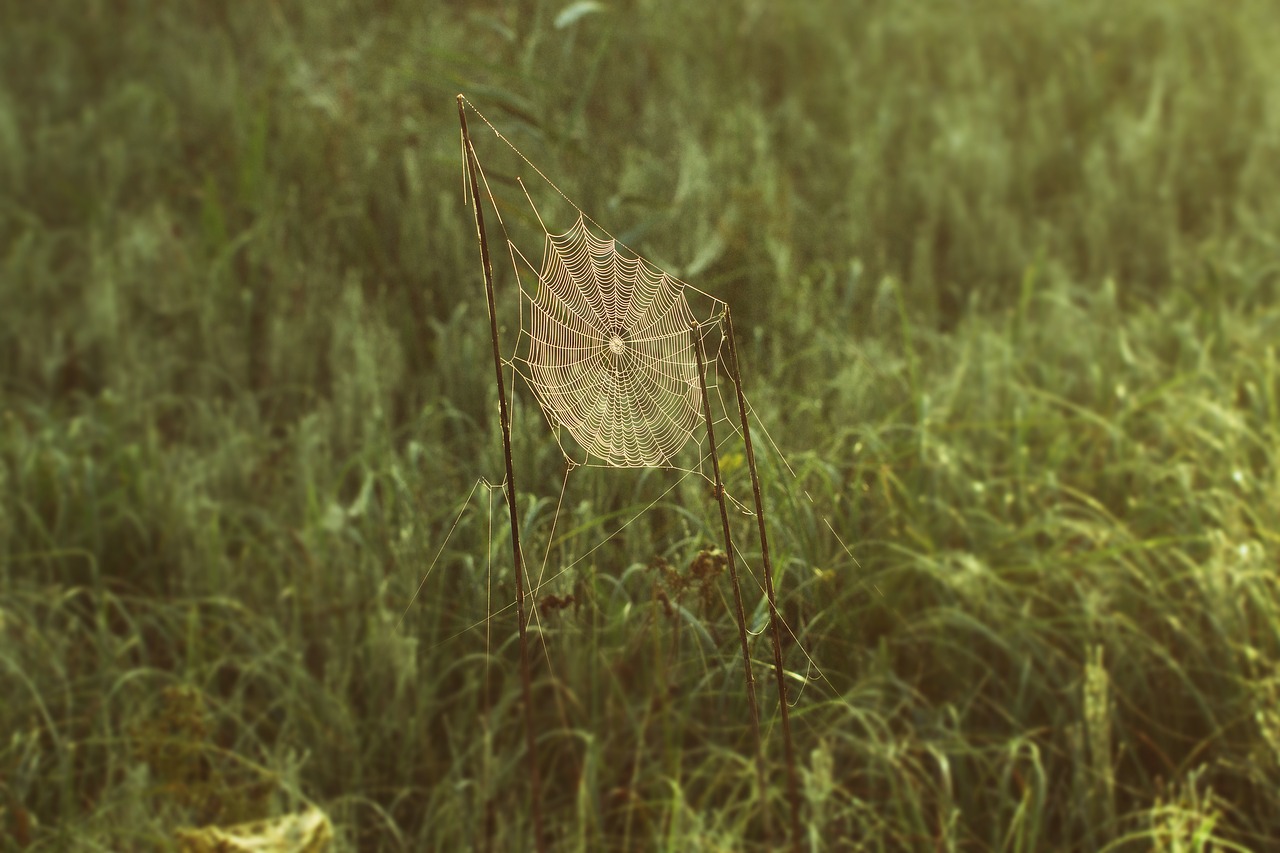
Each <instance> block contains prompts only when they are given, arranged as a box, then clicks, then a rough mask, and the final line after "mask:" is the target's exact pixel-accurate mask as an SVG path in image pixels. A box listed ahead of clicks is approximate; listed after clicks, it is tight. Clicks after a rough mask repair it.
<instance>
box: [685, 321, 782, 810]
mask: <svg viewBox="0 0 1280 853" xmlns="http://www.w3.org/2000/svg"><path fill="white" fill-rule="evenodd" d="M690 325H691V327H692V334H693V351H694V353H695V354H696V356H697V359H698V383H699V384H700V385H701V387H702V414H703V415H704V416H705V418H706V421H707V443H708V444H709V445H710V450H711V471H712V474H713V475H714V476H715V489H716V500H717V502H719V504H720V523H721V525H722V526H723V527H724V551H725V555H726V557H727V560H728V564H729V579H730V581H731V582H732V583H733V606H734V616H736V617H737V619H738V637H739V639H740V640H741V641H742V667H743V669H744V670H745V671H746V676H747V707H748V710H749V711H750V713H751V736H752V738H753V739H754V741H755V748H756V784H757V785H759V787H760V804H761V806H762V809H761V811H762V814H763V816H764V831H765V834H766V835H769V834H770V820H769V789H768V788H767V787H766V786H765V768H764V743H763V740H762V739H761V737H760V705H759V703H758V702H756V679H755V675H754V674H753V673H752V672H751V649H750V648H749V647H748V646H747V615H746V612H745V611H744V610H743V609H742V588H741V586H740V585H739V583H738V564H737V561H736V560H735V558H734V555H733V535H732V534H731V533H730V531H729V507H728V504H727V502H726V501H725V494H724V481H723V480H722V479H721V478H720V456H719V454H718V453H717V452H716V431H715V426H714V424H713V423H712V420H711V401H710V399H709V397H708V395H707V372H706V356H705V355H704V354H703V352H702V334H701V332H700V331H699V330H698V323H697V321H696V320H695V321H693V322H692V323H691V324H690Z"/></svg>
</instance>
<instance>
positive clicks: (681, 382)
mask: <svg viewBox="0 0 1280 853" xmlns="http://www.w3.org/2000/svg"><path fill="white" fill-rule="evenodd" d="M468 106H469V108H470V109H472V110H473V111H474V112H475V114H476V115H479V116H480V118H481V119H482V120H484V122H485V124H487V125H488V126H489V128H490V129H491V130H493V132H494V133H495V134H496V135H497V136H498V138H499V139H501V140H502V141H503V142H504V143H506V146H507V147H508V148H510V150H511V151H512V152H513V153H514V155H515V156H516V157H517V158H518V159H519V160H520V161H522V162H523V163H524V165H525V166H526V167H527V168H529V169H532V170H533V172H534V173H535V174H536V175H537V177H538V178H539V179H541V180H542V181H544V182H545V183H546V184H548V185H549V186H550V187H551V188H552V189H553V190H555V193H556V194H557V195H559V197H560V199H561V200H562V201H563V202H565V203H566V204H564V205H560V207H559V208H558V209H557V210H556V213H557V214H558V215H557V217H556V218H557V219H558V220H559V221H562V222H563V221H571V222H572V224H571V225H570V226H569V227H568V229H567V230H564V231H552V230H551V229H548V227H547V225H546V223H545V222H544V220H543V217H544V214H543V212H542V211H540V209H539V205H537V204H535V203H534V201H533V198H532V197H531V196H530V195H529V192H528V190H527V189H526V188H525V185H524V180H523V178H522V177H520V176H519V174H518V173H517V174H516V175H514V176H507V175H503V174H499V175H498V176H496V178H497V180H498V181H499V182H500V183H502V184H505V185H506V186H507V187H511V186H513V185H514V186H518V187H519V191H520V194H521V195H522V196H523V200H522V201H523V203H521V202H518V201H516V198H515V197H509V196H504V197H502V199H501V200H499V197H496V196H495V193H494V188H493V187H492V186H491V185H490V182H489V177H488V175H487V174H486V171H485V169H484V168H483V167H480V168H479V174H480V177H481V181H482V182H483V186H484V191H485V192H486V194H487V195H488V196H489V200H490V203H491V204H492V207H493V210H494V212H495V213H496V214H497V217H498V222H499V224H500V225H501V227H502V230H503V232H504V235H505V237H506V243H507V248H508V252H509V254H510V256H511V264H512V268H513V269H514V271H515V275H516V280H517V290H518V297H519V303H520V304H519V311H520V328H519V333H518V335H517V337H516V343H515V350H514V352H513V354H512V355H510V356H509V357H507V358H506V359H504V360H505V362H506V364H507V365H508V366H509V367H511V369H512V370H513V371H514V372H515V373H517V374H519V375H520V377H521V378H522V379H523V380H524V382H525V384H526V385H527V386H528V387H529V388H530V390H531V391H532V392H533V396H534V398H535V399H536V400H537V402H538V405H539V408H540V409H541V410H542V414H543V415H544V417H545V418H546V421H547V423H548V424H549V426H550V427H551V429H552V430H553V432H554V433H555V435H556V441H557V443H558V444H559V446H560V449H561V451H562V453H563V454H564V457H565V460H566V462H567V463H568V465H569V467H570V468H573V467H576V466H580V465H582V466H599V467H609V468H672V469H675V470H679V471H685V472H690V471H698V472H699V473H701V474H702V476H703V477H705V478H706V479H708V480H709V479H710V477H708V476H707V474H706V473H705V472H703V471H702V470H701V469H702V467H703V465H702V463H703V461H704V457H703V452H704V451H703V450H702V447H701V445H702V443H703V442H702V441H701V439H702V438H705V429H706V424H705V419H704V415H703V405H702V388H703V384H704V383H705V385H706V388H707V395H708V399H709V400H710V401H711V403H712V405H711V408H712V421H713V422H714V423H715V425H716V432H717V433H718V434H719V433H721V432H722V431H723V433H724V436H723V437H724V438H725V439H727V438H730V437H731V436H735V435H739V434H740V431H739V429H738V427H737V425H736V421H735V420H734V419H733V418H732V417H730V414H729V408H728V407H727V406H726V405H725V401H724V399H723V398H722V396H721V387H720V383H719V381H718V377H719V375H720V367H719V365H720V362H721V351H722V349H723V348H724V347H725V345H726V343H725V337H724V328H723V323H722V321H723V317H724V314H725V311H726V308H727V306H726V304H725V302H724V301H723V300H720V299H717V298H716V297H713V296H711V295H710V294H708V293H705V292H703V291H701V290H699V289H698V288H696V287H694V286H693V285H690V284H688V283H687V282H684V281H681V280H680V279H679V278H677V277H676V276H674V275H672V274H670V273H668V272H666V271H664V270H662V269H660V268H659V267H657V266H655V265H653V264H651V263H650V262H649V261H647V260H645V259H644V258H642V257H640V256H639V255H638V254H637V253H635V252H634V251H632V250H631V249H630V248H628V247H627V246H626V245H624V244H623V243H622V242H621V241H619V240H617V239H616V238H614V237H613V236H612V235H611V234H609V233H608V232H607V231H605V229H604V228H603V227H601V226H600V225H599V223H597V222H596V221H595V220H593V219H592V218H591V217H589V216H587V215H586V214H585V213H584V212H583V211H582V209H581V208H579V207H578V206H577V205H575V204H574V203H573V202H572V201H570V200H569V198H568V197H567V196H565V194H564V193H563V192H562V191H561V190H560V188H559V187H557V186H556V185H555V184H554V183H552V182H551V181H550V179H548V178H547V177H546V176H545V175H544V174H543V173H542V172H541V171H540V170H538V168H537V167H536V166H534V165H533V164H532V163H531V162H530V161H529V160H528V159H527V158H526V157H525V156H524V155H523V154H522V153H520V151H519V150H518V149H517V148H515V146H514V145H512V144H511V143H510V142H509V141H508V140H507V139H506V138H505V137H503V136H502V134H501V133H499V132H498V130H497V128H495V127H494V126H493V125H492V124H491V123H490V122H489V121H488V120H487V119H485V118H484V116H483V115H480V113H479V111H478V110H475V109H474V107H473V106H471V105H468ZM464 159H465V158H464ZM477 165H479V164H478V163H477ZM499 196H501V194H500V193H499ZM526 204H527V207H526ZM520 208H523V209H524V210H525V211H531V212H532V216H531V217H529V216H527V215H526V216H519V215H513V210H518V209H520ZM504 210H505V211H507V216H506V217H504V215H503V211H504ZM508 220H510V222H509V221H508ZM509 225H510V227H509ZM513 232H514V233H522V232H523V234H522V238H521V239H520V240H519V241H517V240H516V239H513ZM535 241H541V243H542V259H541V262H540V263H538V264H534V263H533V262H531V261H530V260H529V258H528V257H527V256H526V255H525V254H524V252H523V251H522V250H521V249H520V247H519V245H518V244H519V243H523V244H524V245H531V244H533V243H534V242H535ZM695 340H700V341H701V343H702V351H703V359H704V365H703V368H704V372H703V382H699V377H698V356H697V351H696V348H695V344H694V342H695ZM695 437H697V438H698V439H699V440H697V441H694V442H692V443H693V444H695V445H696V446H697V447H698V455H697V457H696V459H697V464H696V465H695V466H694V467H688V466H687V465H684V464H681V463H680V461H679V458H680V457H681V455H682V451H684V450H685V449H686V447H687V445H689V444H690V443H691V442H690V439H693V438H695ZM720 440H721V441H723V439H720ZM735 503H736V501H735Z"/></svg>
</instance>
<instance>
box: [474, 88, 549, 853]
mask: <svg viewBox="0 0 1280 853" xmlns="http://www.w3.org/2000/svg"><path fill="white" fill-rule="evenodd" d="M458 121H459V122H460V123H461V124H462V150H463V156H465V157H466V159H467V175H468V177H469V179H470V182H471V205H472V208H473V209H474V210H475V214H476V234H477V236H478V237H479V239H480V263H481V266H482V267H483V268H484V291H485V296H486V298H487V299H488V301H489V332H490V337H491V338H492V340H493V371H494V374H495V375H496V378H497V383H498V419H499V421H501V424H502V455H503V458H504V459H505V461H506V465H507V478H506V480H505V481H504V482H503V489H502V490H503V492H504V494H506V496H507V509H508V510H509V511H510V514H511V550H512V552H513V553H514V555H515V571H516V624H517V625H518V626H519V630H520V686H521V690H522V692H523V699H524V727H525V738H526V740H527V742H528V751H529V788H530V797H531V798H532V800H533V831H534V844H535V845H536V847H537V849H538V853H546V850H547V838H546V834H545V833H544V832H543V823H542V784H541V781H540V778H539V775H538V739H537V735H536V733H535V731H534V726H533V679H532V676H531V675H530V671H529V641H528V638H527V636H526V630H525V629H526V625H527V623H526V619H525V608H524V557H523V554H522V553H521V551H520V516H519V514H518V513H517V512H516V483H515V473H514V471H513V466H512V464H511V420H510V415H509V414H508V412H507V394H506V385H505V383H504V382H503V378H502V350H501V347H500V345H499V340H498V312H497V307H496V305H495V303H494V298H493V264H492V263H491V262H490V260H489V241H488V238H486V236H485V231H484V211H483V210H482V209H481V205H480V186H479V181H478V179H477V177H476V173H477V172H478V171H479V168H480V165H479V163H477V162H476V154H475V151H473V150H472V148H471V137H470V135H469V134H468V133H467V112H466V98H464V97H463V96H462V95H458Z"/></svg>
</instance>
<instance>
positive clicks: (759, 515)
mask: <svg viewBox="0 0 1280 853" xmlns="http://www.w3.org/2000/svg"><path fill="white" fill-rule="evenodd" d="M724 320H725V332H726V335H727V336H728V338H729V370H730V376H731V377H732V379H733V387H734V389H735V390H736V391H737V395H738V416H739V418H741V419H742V441H743V444H744V445H745V450H746V456H747V468H748V469H749V470H750V471H751V491H752V493H753V494H754V496H755V503H756V525H757V526H758V527H759V528H760V559H761V561H762V562H763V563H764V589H765V595H766V596H767V597H768V599H769V627H770V632H769V633H770V635H771V637H772V639H773V671H774V674H775V675H776V676H777V680H778V704H779V708H780V710H781V715H782V742H783V745H784V748H785V757H786V763H787V800H788V801H789V802H790V805H791V844H792V847H793V849H794V850H796V851H799V850H800V845H801V839H802V838H803V836H802V835H801V828H800V790H799V785H798V784H797V782H796V756H795V747H794V746H793V744H792V741H791V708H790V705H788V704H787V680H786V676H785V674H784V672H783V669H782V628H781V625H782V619H781V618H780V617H779V616H778V600H777V596H776V595H775V594H774V589H773V563H772V561H771V560H770V558H769V536H768V534H767V533H766V532H765V523H764V498H763V497H762V495H761V491H760V475H759V474H758V473H757V472H756V454H755V451H754V450H753V449H752V447H751V425H750V424H749V423H748V421H747V399H746V397H744V396H743V394H742V373H741V370H740V368H739V366H738V344H737V341H736V340H735V339H734V336H733V316H732V315H731V314H730V313H729V309H728V308H725V312H724ZM712 458H713V459H714V451H713V455H712ZM718 482H719V474H718V473H717V483H718ZM722 506H723V499H722ZM735 584H736V581H735Z"/></svg>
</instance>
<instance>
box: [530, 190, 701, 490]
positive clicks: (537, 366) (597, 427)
mask: <svg viewBox="0 0 1280 853" xmlns="http://www.w3.org/2000/svg"><path fill="white" fill-rule="evenodd" d="M685 288H686V285H685V284H684V283H682V282H681V281H679V280H678V279H676V278H673V277H672V276H670V275H668V274H667V273H665V272H663V271H662V270H659V269H657V268H655V267H653V266H651V265H650V264H648V263H647V262H646V261H644V260H643V259H642V258H639V257H636V256H629V255H625V254H623V253H621V252H620V251H619V250H618V244H617V243H616V241H614V240H613V239H611V238H608V237H601V236H597V235H596V234H593V233H592V232H591V230H590V229H589V228H588V227H587V223H586V220H585V218H584V217H583V216H581V215H580V216H579V217H578V219H577V221H576V222H575V223H574V224H573V227H571V228H570V229H569V230H568V231H566V232H564V233H562V234H550V233H547V234H546V239H545V243H544V248H543V258H542V264H541V269H540V271H539V273H538V277H537V283H536V286H534V287H533V288H532V292H528V291H526V290H525V289H524V288H522V289H521V293H522V297H523V299H524V301H525V315H524V316H525V317H526V318H527V323H526V325H525V328H524V330H523V331H524V333H525V335H527V339H528V343H527V349H526V351H525V352H524V353H523V355H522V356H521V357H519V360H520V361H522V362H523V368H524V370H522V372H523V373H525V374H526V378H527V380H528V382H529V385H530V387H531V388H532V389H533V392H534V395H535V396H536V397H537V399H538V402H539V403H540V404H541V407H542V410H543V412H544V414H545V415H546V417H547V420H548V421H549V422H550V423H551V424H552V425H553V426H556V427H561V428H563V429H564V430H565V431H567V432H568V433H569V435H571V436H572V437H573V440H574V441H575V442H577V444H578V445H579V446H580V447H581V448H582V450H583V451H585V453H586V454H587V456H588V457H589V458H593V459H594V460H596V461H598V462H600V463H603V464H605V465H609V466H615V467H627V468H631V467H655V466H669V465H671V464H672V459H673V457H674V456H675V455H676V454H677V453H678V452H679V451H680V450H681V448H683V447H684V445H685V444H686V443H687V442H688V441H689V439H690V437H691V436H692V435H693V434H694V432H695V430H696V429H697V428H698V426H699V425H700V423H701V418H702V398H701V385H700V383H699V381H698V367H697V358H696V354H695V352H694V345H693V337H692V333H691V332H692V329H693V328H694V327H695V319H696V318H695V317H694V314H693V312H692V311H691V310H690V308H689V303H688V301H687V299H686V298H685Z"/></svg>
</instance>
